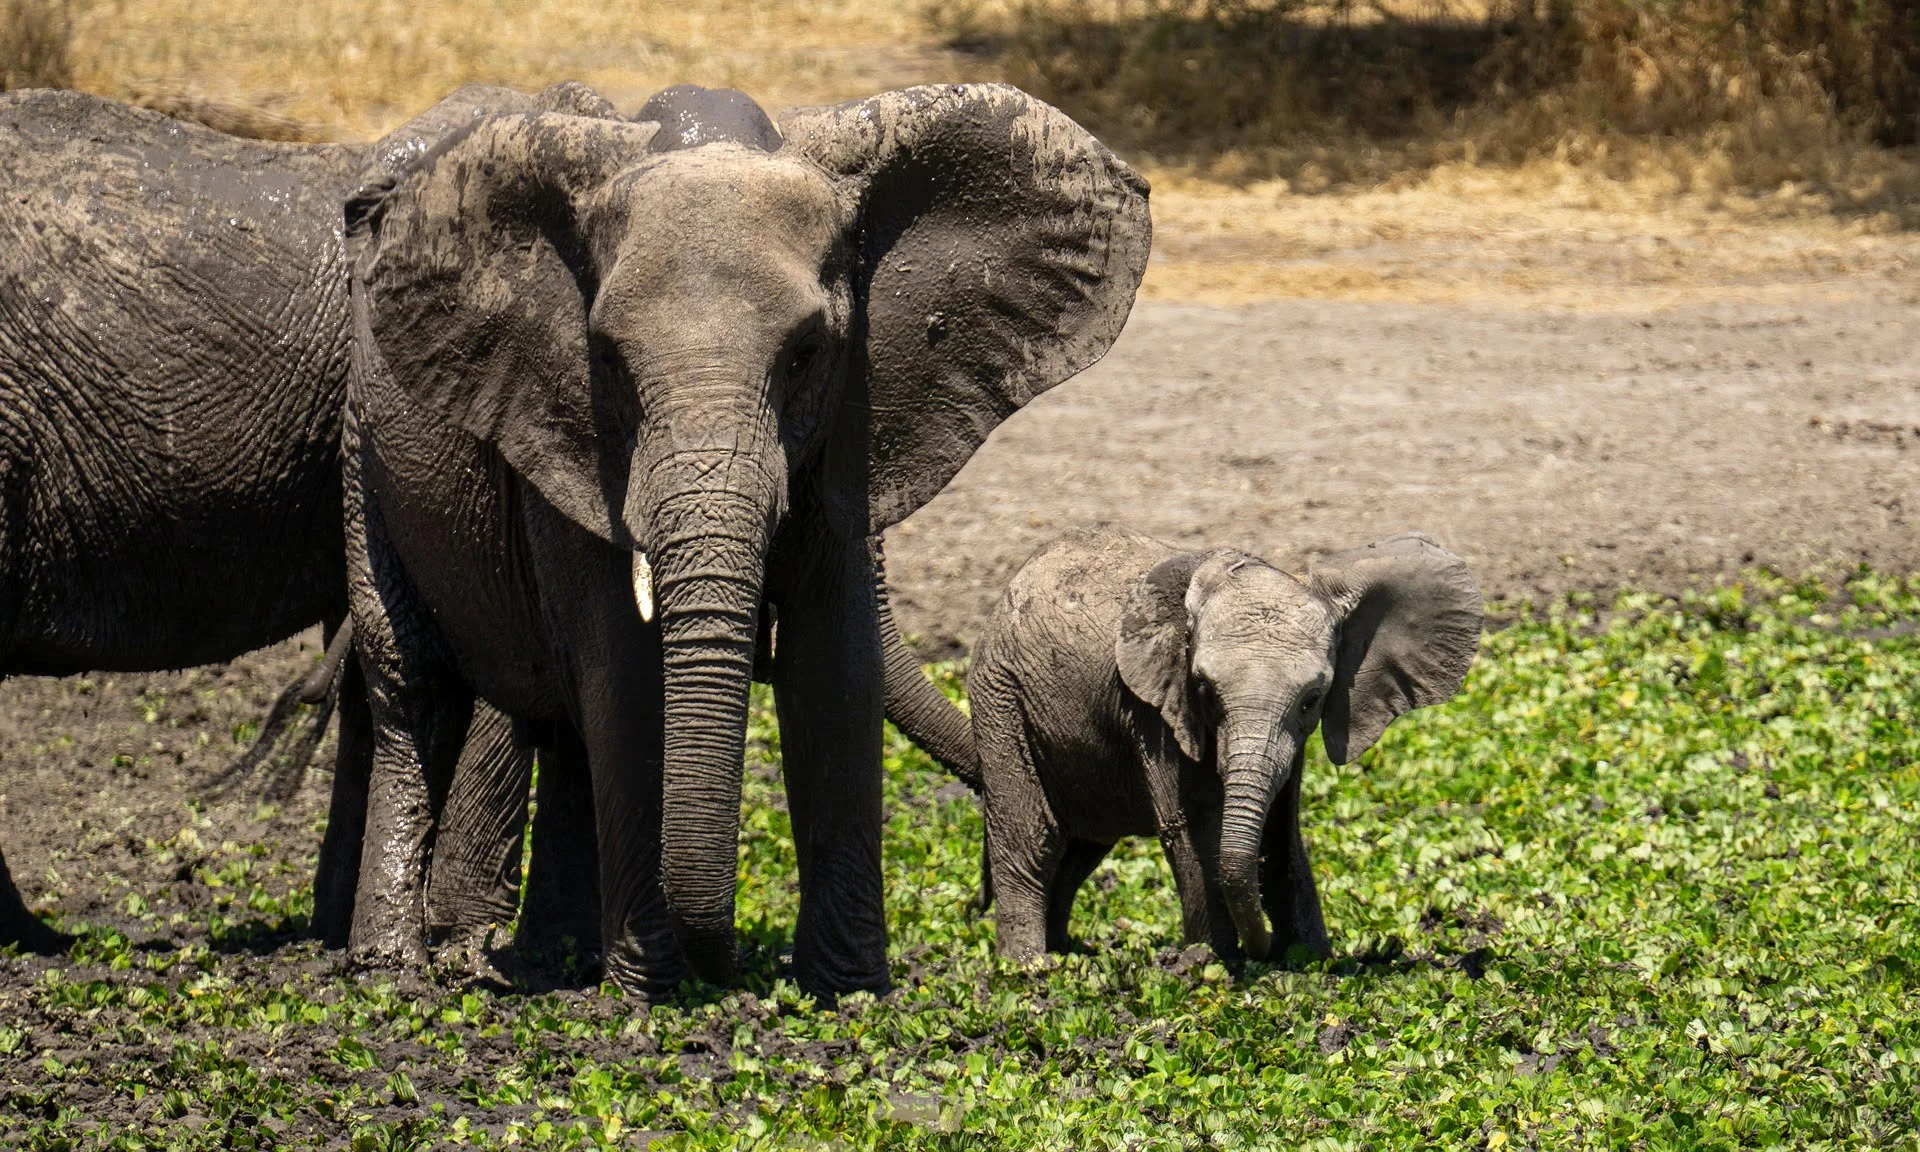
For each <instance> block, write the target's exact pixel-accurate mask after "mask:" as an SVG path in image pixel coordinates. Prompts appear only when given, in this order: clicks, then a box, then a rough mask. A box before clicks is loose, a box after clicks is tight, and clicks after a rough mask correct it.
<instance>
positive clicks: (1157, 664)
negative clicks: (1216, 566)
mask: <svg viewBox="0 0 1920 1152" xmlns="http://www.w3.org/2000/svg"><path fill="white" fill-rule="evenodd" d="M1213 556H1214V553H1211V552H1183V553H1181V554H1180V555H1178V556H1170V557H1168V558H1167V559H1165V560H1162V561H1160V563H1158V564H1155V565H1154V566H1153V567H1152V568H1149V569H1148V570H1147V572H1146V574H1145V575H1143V576H1141V577H1140V578H1139V579H1138V580H1135V581H1134V582H1133V587H1132V588H1130V589H1128V591H1127V607H1126V610H1125V612H1123V613H1122V614H1121V617H1120V635H1119V637H1118V638H1117V639H1116V640H1115V641H1114V644H1113V655H1114V661H1115V663H1116V664H1118V665H1119V668H1120V682H1121V683H1123V684H1125V685H1126V686H1127V691H1129V692H1131V693H1133V694H1134V695H1135V696H1138V697H1139V698H1140V699H1141V701H1142V702H1144V703H1146V704H1148V705H1151V706H1152V707H1153V708H1155V709H1157V710H1158V711H1159V713H1160V715H1161V717H1162V718H1164V719H1165V720H1166V722H1167V727H1169V728H1171V729H1173V738H1174V739H1175V740H1177V741H1178V742H1179V744H1180V750H1181V751H1182V752H1185V753H1186V754H1187V756H1188V757H1189V758H1190V759H1193V760H1199V759H1201V758H1202V757H1204V756H1205V755H1206V747H1207V733H1206V723H1207V721H1206V717H1204V716H1202V715H1201V712H1200V707H1199V701H1197V700H1196V699H1194V694H1193V684H1192V669H1191V668H1190V667H1189V665H1190V662H1191V661H1192V659H1193V620H1192V613H1191V611H1190V608H1189V605H1188V594H1189V592H1191V591H1192V589H1193V586H1194V575H1195V573H1196V572H1198V571H1199V570H1200V569H1201V568H1202V567H1204V566H1205V565H1206V564H1207V562H1208V560H1209V559H1211V558H1212V557H1213Z"/></svg>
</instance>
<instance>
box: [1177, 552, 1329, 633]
mask: <svg viewBox="0 0 1920 1152" xmlns="http://www.w3.org/2000/svg"><path fill="white" fill-rule="evenodd" d="M1197 624H1198V626H1199V631H1200V633H1201V639H1202V641H1203V642H1204V641H1205V640H1207V639H1210V638H1214V637H1218V638H1220V639H1223V640H1224V639H1235V638H1251V637H1255V636H1278V637H1284V638H1286V639H1288V640H1304V639H1307V638H1309V637H1313V636H1319V635H1325V636H1328V637H1331V636H1332V634H1333V629H1334V626H1335V624H1336V621H1335V620H1334V617H1333V613H1332V612H1330V611H1329V610H1328V609H1327V606H1326V604H1325V603H1323V602H1322V601H1321V600H1320V598H1319V597H1317V596H1315V595H1314V594H1313V592H1312V590H1311V589H1309V588H1308V587H1307V586H1306V585H1305V584H1302V583H1301V582H1300V581H1298V580H1296V579H1294V578H1293V577H1292V576H1290V575H1288V574H1287V573H1285V572H1282V571H1280V570H1279V569H1277V568H1271V567H1268V566H1267V565H1265V564H1248V565H1245V566H1243V567H1240V568H1238V569H1236V570H1235V571H1233V572H1232V573H1231V574H1230V575H1229V576H1228V577H1227V578H1226V579H1225V580H1223V581H1221V583H1220V585H1219V586H1218V587H1217V588H1215V589H1214V590H1213V592H1212V594H1211V595H1209V596H1208V597H1207V599H1206V602H1205V603H1204V604H1203V605H1201V608H1200V611H1199V613H1198V620H1197Z"/></svg>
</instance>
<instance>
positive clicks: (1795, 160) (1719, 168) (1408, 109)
mask: <svg viewBox="0 0 1920 1152" xmlns="http://www.w3.org/2000/svg"><path fill="white" fill-rule="evenodd" d="M934 12H935V14H936V17H937V20H938V22H939V23H940V26H941V27H942V28H943V30H944V32H945V34H946V35H947V36H948V37H949V39H950V40H951V41H953V42H954V43H957V44H961V45H965V46H968V47H970V48H972V49H974V51H975V52H976V54H977V56H978V57H979V59H980V60H981V61H982V67H983V68H984V69H986V70H988V71H993V72H996V73H999V74H1003V75H1006V76H1008V77H1010V78H1012V79H1013V80H1014V81H1015V82H1017V83H1021V84H1023V85H1024V86H1026V87H1028V88H1030V89H1031V90H1033V91H1035V92H1036V93H1038V94H1040V95H1042V96H1044V97H1046V98H1047V99H1049V100H1052V101H1054V102H1055V103H1058V104H1060V105H1061V106H1062V107H1064V108H1066V109H1067V110H1068V111H1070V112H1072V113H1073V114H1075V115H1076V116H1078V117H1080V118H1081V119H1083V120H1084V121H1085V122H1086V123H1088V124H1089V125H1090V126H1092V127H1094V128H1095V130H1096V131H1099V132H1101V133H1102V134H1103V135H1104V136H1106V137H1108V138H1110V139H1111V140H1113V141H1115V142H1117V143H1118V144H1119V145H1120V146H1122V147H1124V148H1128V149H1131V150H1132V151H1133V152H1134V153H1136V154H1140V153H1145V154H1148V155H1151V156H1153V157H1154V158H1156V160H1157V161H1158V162H1159V163H1160V164H1162V165H1169V166H1173V167H1177V168H1181V169H1184V170H1187V171H1190V172H1193V173H1195V174H1198V175H1202V176H1205V177H1209V178H1212V179H1216V180H1224V181H1229V182H1246V181H1254V180H1262V179H1272V178H1276V177H1279V178H1284V179H1286V180H1287V181H1288V183H1289V185H1290V186H1291V187H1292V188H1294V189H1295V190H1297V191H1320V190H1324V189H1326V188H1329V187H1334V186H1342V185H1364V186H1373V185H1378V184H1380V183H1383V182H1388V181H1394V180H1405V179H1408V178H1413V179H1420V178H1423V177H1424V176H1425V175H1426V174H1427V173H1430V172H1432V171H1434V170H1435V169H1436V168H1440V167H1444V166H1448V165H1457V164H1462V163H1464V164H1469V165H1477V166H1497V167H1516V166H1524V165H1538V164H1542V163H1550V164H1552V165H1554V166H1557V167H1562V168H1580V169H1586V170H1588V171H1590V172H1591V173H1592V174H1594V175H1596V176H1598V177H1600V178H1601V179H1605V180H1611V181H1621V180H1626V181H1642V182H1651V183H1653V184H1657V185H1661V186H1664V188H1665V190H1666V191H1667V192H1669V193H1679V194H1706V195H1710V196H1712V195H1729V194H1736V193H1745V194H1752V193H1755V192H1772V191H1774V190H1776V189H1779V188H1780V187H1781V186H1782V185H1788V184H1791V185H1793V186H1795V191H1796V194H1797V195H1800V196H1802V197H1804V196H1805V195H1806V194H1807V193H1809V192H1812V193H1815V194H1817V195H1818V196H1821V197H1824V198H1825V200H1826V202H1827V203H1828V205H1829V206H1831V207H1834V208H1838V209H1841V210H1848V211H1851V210H1864V211H1869V212H1876V211H1885V210H1893V211H1898V212H1901V213H1903V214H1912V213H1913V210H1914V207H1915V205H1916V203H1920V164H1917V163H1916V161H1915V156H1914V154H1913V153H1912V152H1911V151H1905V152H1901V151H1891V150H1889V149H1888V148H1886V147H1882V146H1880V145H1884V144H1902V143H1909V142H1911V140H1912V137H1913V133H1914V131H1915V113H1916V110H1920V5H1914V4H1912V3H1910V2H1909V0H1658V2H1656V0H1496V3H1495V6H1494V7H1493V8H1491V9H1489V8H1487V7H1485V6H1484V5H1481V4H1477V3H1473V2H1471V0H1468V2H1456V0H1404V2H1402V3H1400V4H1398V5H1397V6H1395V5H1391V4H1373V5H1364V6H1363V5H1360V4H1357V3H1354V2H1352V0H1333V2H1332V3H1329V4H1324V5H1320V6H1309V5H1306V4H1304V3H1301V2H1298V0H941V3H940V5H939V6H938V7H937V8H936V9H934Z"/></svg>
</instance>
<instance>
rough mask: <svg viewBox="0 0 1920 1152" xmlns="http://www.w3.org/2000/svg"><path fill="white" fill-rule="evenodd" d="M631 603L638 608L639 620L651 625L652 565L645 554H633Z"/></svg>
mask: <svg viewBox="0 0 1920 1152" xmlns="http://www.w3.org/2000/svg"><path fill="white" fill-rule="evenodd" d="M633 602H634V604H636V605H638V606H639V608H640V619H641V620H642V621H644V622H645V623H648V624H651V623H653V565H651V564H649V563H647V554H646V553H645V552H635V553H634V554H633Z"/></svg>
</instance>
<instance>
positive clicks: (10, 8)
mask: <svg viewBox="0 0 1920 1152" xmlns="http://www.w3.org/2000/svg"><path fill="white" fill-rule="evenodd" d="M72 36H73V22H72V20H71V18H70V17H69V14H68V11H67V4H66V2H65V0H0V92H5V91H7V90H8V89H12V88H64V87H66V86H67V85H69V84H71V83H72V82H73V58H72Z"/></svg>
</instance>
